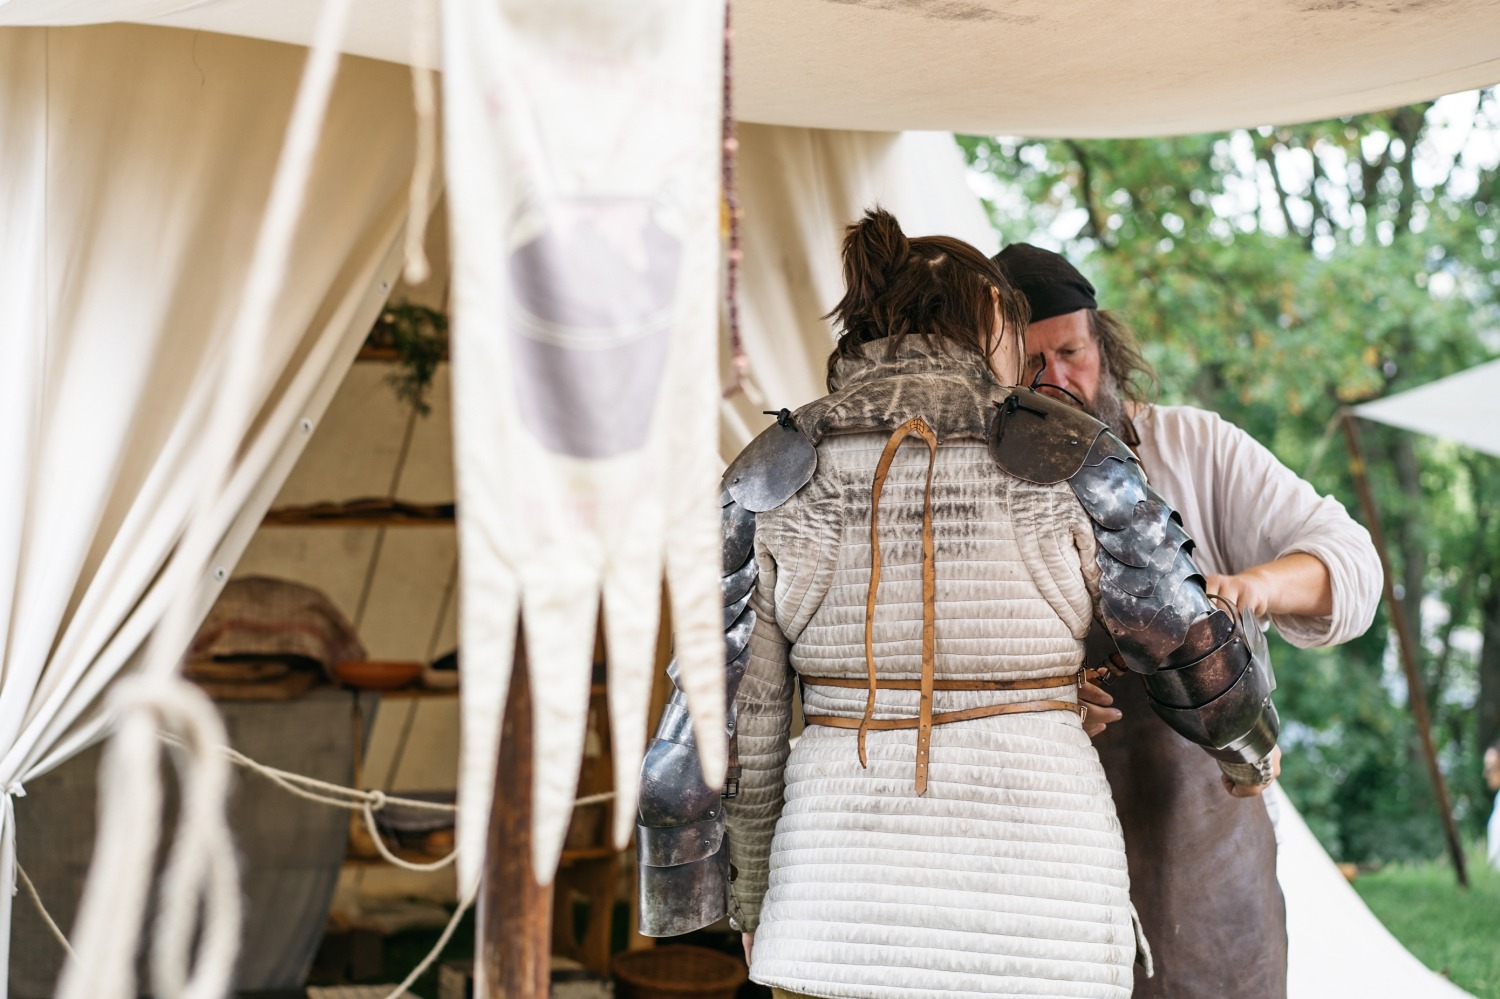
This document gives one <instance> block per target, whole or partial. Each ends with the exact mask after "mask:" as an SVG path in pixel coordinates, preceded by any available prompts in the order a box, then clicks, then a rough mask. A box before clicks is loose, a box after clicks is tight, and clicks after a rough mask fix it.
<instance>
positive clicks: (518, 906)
mask: <svg viewBox="0 0 1500 999" xmlns="http://www.w3.org/2000/svg"><path fill="white" fill-rule="evenodd" d="M533 748H534V745H533V741H532V714H531V682H530V679H529V677H528V676H527V670H526V649H525V646H524V645H523V643H522V641H521V639H520V638H519V637H518V638H517V640H516V659H515V667H514V669H513V670H512V671H511V678H510V696H509V697H507V698H506V701H505V720H504V722H503V723H502V727H501V735H500V759H499V762H498V764H497V766H496V768H495V798H494V804H492V805H491V806H490V834H489V842H488V844H487V849H486V852H485V862H484V885H483V887H482V888H481V890H480V898H479V938H480V955H481V958H480V962H479V976H480V981H479V983H478V985H479V987H478V989H477V990H476V996H477V997H478V999H547V995H548V992H549V990H550V988H551V978H552V885H551V884H547V885H540V884H537V881H536V875H535V873H534V872H533V871H532V866H531V784H532V776H533V774H534V773H535V771H536V759H535V757H534V755H533Z"/></svg>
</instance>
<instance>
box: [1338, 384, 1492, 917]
mask: <svg viewBox="0 0 1500 999" xmlns="http://www.w3.org/2000/svg"><path fill="white" fill-rule="evenodd" d="M1343 424H1344V439H1345V440H1347V441H1348V442H1349V471H1350V473H1351V474H1352V475H1353V477H1354V491H1355V492H1356V493H1357V494H1358V495H1359V505H1360V506H1361V507H1363V508H1364V514H1365V524H1366V526H1367V527H1369V529H1370V538H1371V540H1373V541H1374V542H1375V552H1376V554H1378V555H1379V556H1380V571H1381V573H1382V575H1383V576H1384V586H1385V603H1386V607H1387V608H1388V610H1389V611H1390V615H1391V623H1392V624H1393V625H1395V628H1396V639H1397V643H1398V648H1399V650H1400V653H1401V668H1402V669H1403V670H1404V671H1405V673H1406V690H1407V699H1408V700H1409V702H1410V704H1411V714H1412V721H1413V722H1414V723H1415V724H1416V726H1417V735H1418V736H1419V737H1420V738H1421V741H1422V757H1423V760H1424V762H1425V763H1426V764H1427V777H1428V779H1429V780H1431V781H1432V790H1433V793H1434V794H1435V795H1436V796H1437V807H1438V812H1439V813H1440V814H1441V816H1442V819H1443V831H1444V832H1445V833H1446V834H1447V836H1448V852H1449V854H1450V855H1451V856H1452V857H1453V870H1454V871H1455V872H1456V873H1457V875H1458V883H1459V884H1460V885H1462V886H1463V887H1465V888H1467V887H1469V872H1468V869H1467V868H1466V867H1465V866H1464V848H1463V841H1462V840H1460V839H1459V836H1458V826H1457V825H1456V824H1455V823H1454V821H1453V806H1452V805H1451V804H1450V803H1449V801H1448V785H1447V783H1446V782H1445V781H1444V780H1443V772H1442V770H1441V769H1439V768H1438V760H1437V748H1436V747H1435V746H1434V745H1433V742H1432V716H1431V714H1430V713H1429V712H1428V710H1427V694H1426V692H1425V691H1424V689H1423V687H1422V676H1421V674H1420V673H1419V672H1418V671H1417V644H1416V641H1415V639H1414V638H1413V637H1412V633H1411V626H1410V625H1409V624H1408V623H1407V620H1406V613H1405V610H1404V609H1403V607H1402V606H1401V602H1400V601H1399V600H1397V599H1396V586H1395V577H1394V576H1393V575H1392V574H1391V562H1390V559H1389V558H1388V557H1387V556H1386V545H1385V531H1384V530H1382V529H1381V526H1380V512H1379V510H1377V509H1376V507H1375V497H1374V494H1373V493H1371V492H1370V479H1369V476H1368V475H1367V474H1366V466H1365V456H1364V450H1363V449H1362V448H1361V447H1360V444H1359V429H1358V428H1357V427H1355V425H1354V413H1353V412H1352V411H1351V410H1348V409H1346V410H1344V412H1343Z"/></svg>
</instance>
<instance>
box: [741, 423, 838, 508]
mask: <svg viewBox="0 0 1500 999" xmlns="http://www.w3.org/2000/svg"><path fill="white" fill-rule="evenodd" d="M817 468H818V451H817V449H816V448H814V447H813V446H812V442H811V441H809V440H808V439H807V438H806V437H805V436H803V434H802V431H800V430H798V429H797V425H796V424H795V423H794V422H793V421H792V420H791V419H790V418H789V417H784V418H783V419H780V420H777V421H776V422H775V423H773V424H771V425H770V426H769V427H767V428H766V429H765V430H763V431H761V433H760V434H759V435H758V436H757V437H756V438H755V440H753V441H751V442H750V443H749V444H747V445H746V446H745V450H743V451H741V452H740V453H739V456H738V457H736V458H735V459H734V461H732V462H730V463H729V467H728V468H727V469H725V470H724V481H723V487H724V490H725V491H726V492H727V493H728V494H729V496H730V497H731V498H732V499H733V500H734V501H735V502H736V503H738V504H739V505H740V506H742V507H744V508H745V509H746V510H749V511H750V512H751V513H765V512H766V511H767V510H774V509H776V508H777V507H778V506H780V505H781V504H783V503H785V502H786V501H787V500H789V499H791V498H792V497H793V496H795V495H796V494H797V490H799V489H801V488H802V487H803V486H805V485H807V484H808V482H810V481H811V480H812V477H813V472H815V471H816V470H817Z"/></svg>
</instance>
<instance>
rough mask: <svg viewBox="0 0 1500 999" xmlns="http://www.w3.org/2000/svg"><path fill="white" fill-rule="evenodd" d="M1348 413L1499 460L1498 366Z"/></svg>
mask: <svg viewBox="0 0 1500 999" xmlns="http://www.w3.org/2000/svg"><path fill="white" fill-rule="evenodd" d="M1354 412H1355V413H1357V414H1359V415H1360V416H1362V417H1364V418H1365V419H1367V420H1374V421H1376V422H1377V423H1387V424H1390V425H1391V426H1393V427H1403V428H1405V429H1407V430H1415V431H1416V432H1417V433H1420V434H1429V435H1431V436H1433V437H1441V438H1443V439H1444V440H1450V441H1453V442H1454V443H1456V444H1463V445H1465V446H1466V447H1471V448H1474V449H1475V450H1476V451H1483V452H1484V453H1485V454H1493V455H1495V456H1497V457H1500V361H1490V362H1489V363H1487V364H1481V365H1479V366H1478V367H1475V368H1470V369H1469V370H1467V371H1460V372H1459V373H1458V374H1456V375H1449V376H1448V377H1447V378H1439V379H1438V380H1437V381H1435V382H1428V383H1427V384H1426V385H1422V386H1419V387H1418V388H1414V389H1408V390H1407V391H1405V392H1401V393H1399V394H1397V395H1391V396H1386V397H1385V398H1384V399H1377V400H1375V401H1374V402H1367V403H1365V404H1364V405H1361V406H1356V407H1354Z"/></svg>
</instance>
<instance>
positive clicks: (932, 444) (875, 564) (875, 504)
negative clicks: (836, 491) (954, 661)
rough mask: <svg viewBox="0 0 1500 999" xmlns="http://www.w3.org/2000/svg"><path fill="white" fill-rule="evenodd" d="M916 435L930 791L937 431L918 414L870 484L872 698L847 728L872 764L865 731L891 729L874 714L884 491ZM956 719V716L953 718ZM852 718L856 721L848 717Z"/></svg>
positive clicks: (920, 759) (918, 724)
mask: <svg viewBox="0 0 1500 999" xmlns="http://www.w3.org/2000/svg"><path fill="white" fill-rule="evenodd" d="M913 435H915V436H918V437H920V438H922V440H924V441H926V443H927V487H926V491H925V493H924V495H923V499H922V679H921V683H920V686H919V688H918V689H919V690H921V692H922V697H921V701H920V704H919V707H918V713H917V718H916V719H915V721H914V722H913V724H912V725H908V726H903V727H906V728H912V727H915V728H916V730H917V794H919V795H920V794H923V793H925V792H926V790H927V752H928V749H929V747H930V746H931V745H932V723H933V718H932V689H933V688H932V684H933V670H934V663H935V661H936V659H937V566H936V555H935V553H934V550H933V540H932V473H933V471H934V469H935V468H936V467H937V446H938V441H937V434H936V433H934V432H933V430H932V428H931V427H930V426H928V425H927V421H926V420H924V419H922V418H921V417H920V416H913V417H912V418H911V419H909V420H907V421H906V422H905V423H903V424H901V425H900V426H899V427H897V428H896V430H895V432H894V433H892V434H891V437H890V440H888V441H886V444H885V450H884V451H882V452H881V454H880V461H879V463H877V464H876V466H875V479H874V481H873V482H872V483H871V488H870V591H869V596H868V597H867V598H866V600H865V670H866V673H867V679H868V681H869V691H870V693H869V697H868V699H867V700H866V701H865V716H864V718H863V719H861V720H860V721H858V722H855V723H854V724H853V725H850V726H848V727H851V728H858V729H859V765H860V766H862V767H866V766H869V759H868V757H867V756H866V754H865V735H866V733H867V732H869V730H870V729H871V728H892V727H895V726H891V725H882V724H878V723H876V722H875V721H874V717H875V690H876V683H875V598H876V595H877V594H878V593H879V592H880V494H881V492H882V491H883V490H884V489H885V481H886V479H887V478H888V477H889V476H890V472H891V462H892V461H894V460H895V458H896V450H897V449H898V448H900V447H901V443H902V442H903V441H905V440H906V438H908V437H911V436H913ZM953 720H954V721H957V720H958V719H953ZM849 721H851V722H852V721H853V719H849Z"/></svg>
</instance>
